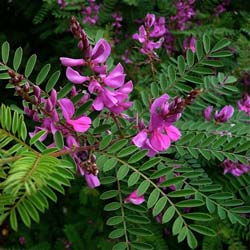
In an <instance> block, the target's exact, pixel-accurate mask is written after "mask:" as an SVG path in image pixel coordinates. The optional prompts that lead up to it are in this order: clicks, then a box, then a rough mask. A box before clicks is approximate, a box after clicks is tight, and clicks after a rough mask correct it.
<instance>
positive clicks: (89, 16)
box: [82, 0, 100, 25]
mask: <svg viewBox="0 0 250 250" xmlns="http://www.w3.org/2000/svg"><path fill="white" fill-rule="evenodd" d="M99 9H100V5H99V4H96V3H95V0H89V6H86V7H84V8H83V10H82V14H83V15H84V18H83V20H82V22H83V23H89V24H92V25H93V24H96V23H97V21H98V13H99Z"/></svg>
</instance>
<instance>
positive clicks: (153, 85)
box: [150, 83, 159, 98]
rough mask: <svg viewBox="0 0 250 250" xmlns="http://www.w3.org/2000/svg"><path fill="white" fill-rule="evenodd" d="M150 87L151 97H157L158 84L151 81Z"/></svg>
mask: <svg viewBox="0 0 250 250" xmlns="http://www.w3.org/2000/svg"><path fill="white" fill-rule="evenodd" d="M150 89H151V93H152V95H153V97H154V98H157V97H158V96H159V88H158V85H157V84H156V83H152V84H151V86H150Z"/></svg>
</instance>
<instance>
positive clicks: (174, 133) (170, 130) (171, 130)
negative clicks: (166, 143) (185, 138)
mask: <svg viewBox="0 0 250 250" xmlns="http://www.w3.org/2000/svg"><path fill="white" fill-rule="evenodd" d="M165 131H166V133H167V135H168V137H169V138H170V140H171V141H178V140H179V139H180V137H181V132H180V130H179V129H178V128H176V127H175V126H173V125H170V126H167V127H165Z"/></svg>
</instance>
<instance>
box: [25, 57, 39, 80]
mask: <svg viewBox="0 0 250 250" xmlns="http://www.w3.org/2000/svg"><path fill="white" fill-rule="evenodd" d="M36 59H37V56H36V55H35V54H33V55H32V56H30V58H29V59H28V61H27V64H26V66H25V70H24V75H25V77H27V78H28V77H29V76H30V75H31V73H32V71H33V69H34V67H35V64H36Z"/></svg>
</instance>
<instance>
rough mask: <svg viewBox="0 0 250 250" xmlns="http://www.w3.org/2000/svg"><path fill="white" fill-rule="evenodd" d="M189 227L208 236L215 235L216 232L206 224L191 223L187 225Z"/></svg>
mask: <svg viewBox="0 0 250 250" xmlns="http://www.w3.org/2000/svg"><path fill="white" fill-rule="evenodd" d="M189 228H191V229H192V230H193V231H195V232H197V233H200V234H203V235H205V236H209V237H214V236H216V232H215V231H214V230H213V229H211V228H208V227H206V226H202V225H197V224H193V225H189Z"/></svg>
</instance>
